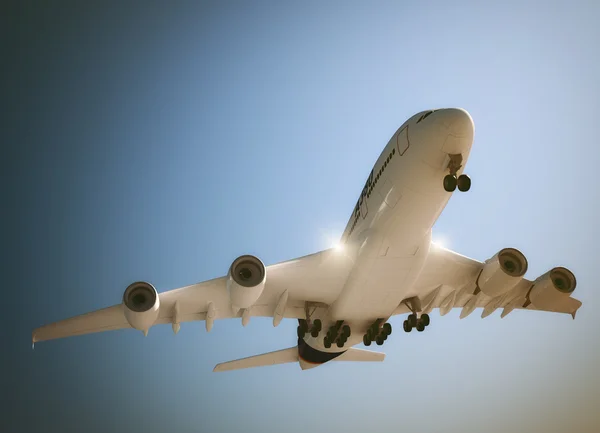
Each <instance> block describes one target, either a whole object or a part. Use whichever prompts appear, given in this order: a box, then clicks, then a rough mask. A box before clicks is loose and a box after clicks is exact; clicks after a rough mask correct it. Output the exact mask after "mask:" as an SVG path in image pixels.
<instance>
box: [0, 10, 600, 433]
mask: <svg viewBox="0 0 600 433" xmlns="http://www.w3.org/2000/svg"><path fill="white" fill-rule="evenodd" d="M17 3H20V6H15V5H12V6H9V5H8V3H7V2H3V6H2V13H0V16H1V18H0V19H1V20H2V25H1V26H0V28H1V31H2V35H3V36H2V40H3V41H4V42H7V44H5V48H6V49H7V51H6V52H5V53H6V54H5V55H4V56H3V62H2V63H3V66H2V67H3V70H4V72H5V73H7V74H8V75H7V78H6V79H4V80H2V101H3V102H4V103H5V104H6V106H5V108H4V110H3V113H4V114H3V119H2V123H3V126H2V128H1V134H2V137H1V141H2V144H3V152H2V153H3V158H2V162H3V164H2V178H3V181H2V191H3V202H4V206H3V212H2V213H3V219H4V221H5V222H4V224H3V229H2V230H3V236H2V239H3V242H2V244H3V250H4V251H3V257H4V259H3V266H2V275H3V280H4V281H3V293H4V294H5V298H4V302H5V304H4V308H3V314H2V321H3V325H2V327H1V328H0V329H1V331H0V332H2V340H3V350H2V351H1V352H0V353H1V359H2V365H3V368H2V371H1V373H0V377H1V380H2V383H1V387H0V397H1V399H2V401H1V402H0V403H1V405H0V408H1V409H0V410H1V412H2V414H1V416H0V430H2V431H3V432H4V431H6V432H11V433H12V432H34V431H35V432H41V431H44V432H65V431H78V432H90V433H91V432H105V431H119V432H130V433H134V432H145V433H152V432H167V431H168V432H177V433H186V432H210V433H217V432H227V433H229V432H247V433H254V432H261V433H268V432H286V433H288V432H290V433H300V432H302V433H306V432H307V431H311V432H325V431H331V430H334V431H345V432H350V433H354V432H364V431H373V430H374V429H376V430H377V431H379V432H397V431H419V432H441V431H444V432H482V431H485V432H503V433H504V432H511V431H519V432H537V431H544V432H565V431H577V432H592V431H594V432H597V431H598V429H600V411H598V408H599V407H600V374H599V367H598V366H599V365H600V336H599V334H600V332H599V331H600V314H599V311H598V309H599V308H600V305H599V302H600V291H599V290H600V287H599V283H598V280H597V274H596V272H597V269H598V268H597V264H598V241H599V240H600V230H599V228H598V221H599V220H600V208H599V205H598V203H599V202H600V192H599V187H598V175H597V173H598V167H599V163H600V150H599V149H600V143H599V141H598V132H599V128H598V125H599V121H598V114H599V111H600V103H599V101H600V84H599V81H598V77H599V76H600V61H599V56H598V46H599V43H600V27H598V20H599V18H600V3H599V2H597V1H594V0H590V1H589V2H577V1H562V2H523V1H505V2H501V3H502V4H501V5H496V6H493V7H492V6H485V5H483V4H482V2H476V1H473V2H466V1H463V2H459V1H456V2H446V1H437V2H436V1H420V2H414V1H402V2H400V1H398V2H377V3H370V2H364V1H362V2H354V3H350V2H340V3H337V4H329V5H323V4H321V3H322V2H301V3H298V4H295V3H293V2H287V3H286V4H282V2H271V3H268V2H239V3H234V2H203V3H200V2H179V3H177V5H176V6H174V5H171V6H167V2H164V3H163V4H162V5H160V4H158V3H150V2H137V3H135V2H126V3H127V5H126V6H122V5H121V6H119V7H107V6H105V5H102V6H100V3H104V2H97V5H96V6H91V4H89V3H88V2H72V4H71V5H70V6H67V3H65V2H38V4H37V5H36V6H31V4H33V3H32V2H27V4H29V5H30V6H25V5H24V4H25V2H17ZM42 3H43V4H42ZM49 3H54V5H53V6H50V5H49ZM59 3H61V4H62V6H58V4H59ZM250 3H252V4H250ZM327 3H332V2H327ZM496 3H500V2H496ZM449 106H460V107H464V108H466V109H467V110H469V112H470V113H471V115H472V116H473V119H474V121H475V128H476V133H475V143H474V147H473V151H472V154H471V158H470V160H469V163H468V165H467V169H466V171H467V172H468V173H469V174H470V175H471V177H472V179H473V187H472V189H471V191H470V192H469V193H468V194H456V195H455V196H454V197H453V198H452V199H451V200H450V203H449V205H448V207H447V208H446V210H445V211H444V213H443V214H442V216H441V218H440V220H439V221H438V223H437V224H436V226H435V227H434V238H435V239H437V240H443V241H445V243H446V245H447V246H449V247H450V248H452V249H454V250H456V251H459V252H461V253H463V254H465V255H468V256H471V257H474V258H477V259H480V260H484V259H487V258H489V257H491V256H492V255H493V254H494V253H496V252H497V251H498V250H499V249H500V248H503V247H508V246H510V247H516V248H519V249H521V251H523V252H524V253H525V254H526V255H527V257H528V259H529V271H528V273H527V276H528V277H529V278H536V277H537V276H539V275H540V274H542V273H544V272H546V271H547V270H549V269H550V268H551V267H553V266H558V265H564V266H567V267H569V268H570V269H572V270H573V271H574V272H575V274H576V276H577V279H578V289H577V290H576V292H575V297H577V298H579V299H581V300H582V301H583V303H584V305H583V307H582V308H581V310H580V311H579V313H578V315H577V319H576V320H575V321H572V320H571V318H570V317H569V316H568V315H555V314H548V313H525V312H514V313H512V314H511V315H510V316H508V317H507V318H505V319H502V320H501V319H500V317H499V312H496V313H495V314H494V315H493V316H491V317H489V318H487V319H485V320H482V319H481V318H480V313H481V312H480V310H479V312H477V311H476V312H475V313H474V314H472V315H471V316H469V317H468V318H466V319H464V320H459V319H458V314H459V312H458V311H454V312H452V313H450V314H448V315H447V316H445V317H443V318H441V317H439V314H438V313H437V312H434V313H433V314H432V322H431V326H430V327H429V328H428V329H427V331H426V332H424V333H422V334H421V333H416V332H413V333H411V334H405V333H403V332H400V329H401V324H402V320H403V317H397V318H394V319H393V320H392V324H393V326H395V327H396V330H397V332H396V333H394V334H393V335H392V336H391V337H390V339H389V340H388V341H387V343H386V345H385V346H383V350H384V351H385V352H386V353H387V354H388V356H387V359H386V361H385V362H384V363H383V364H371V365H368V364H330V365H326V366H324V367H321V368H317V369H314V370H311V371H307V372H302V371H301V370H300V368H299V367H298V366H297V365H294V364H288V365H284V366H277V367H272V368H262V369H253V370H243V371H238V372H232V373H227V374H214V373H212V368H213V367H214V365H215V364H216V363H218V362H222V361H227V360H231V359H236V358H241V357H245V356H249V355H254V354H258V353H262V352H267V351H271V350H277V349H281V348H285V347H289V346H293V345H295V342H296V335H295V328H296V322H294V321H287V322H285V323H282V325H281V326H279V327H278V328H273V327H272V324H271V320H270V319H256V318H255V319H252V320H251V322H250V325H249V326H248V327H247V328H242V326H241V323H240V321H239V320H233V321H219V322H217V323H216V324H215V327H214V329H213V332H211V333H210V334H207V333H206V332H205V330H204V323H203V322H200V323H191V324H184V325H183V326H182V330H181V332H180V333H179V334H178V335H177V336H173V334H172V331H171V327H170V326H162V327H157V328H153V329H151V330H150V334H149V336H148V337H147V338H144V337H143V336H142V334H141V333H140V332H134V331H131V330H126V331H118V332H112V333H104V334H96V335H90V336H85V337H75V338H70V339H64V340H57V341H51V342H45V343H39V344H37V345H36V347H35V350H34V351H32V350H31V343H30V341H31V331H32V330H33V329H34V328H35V327H37V326H40V325H43V324H46V323H50V322H53V321H56V320H60V319H64V318H67V317H70V316H73V315H77V314H80V313H84V312H87V311H91V310H95V309H98V308H101V307H105V306H109V305H113V304H116V303H118V302H120V300H121V296H122V293H123V290H124V289H125V287H126V286H127V285H128V284H129V283H130V282H132V281H135V280H140V279H142V280H147V281H150V282H152V283H153V284H154V285H155V286H156V287H157V289H158V290H159V291H164V290H168V289H171V288H176V287H180V286H184V285H188V284H191V283H194V282H198V281H202V280H206V279H209V278H213V277H217V276H221V275H223V274H224V273H226V271H227V268H228V266H229V264H230V263H231V261H232V260H233V259H234V258H235V257H237V256H238V255H240V254H244V253H251V254H256V255H258V256H259V257H261V258H262V259H263V260H264V261H265V262H266V263H267V264H271V263H275V262H278V261H282V260H287V259H290V258H293V257H297V256H301V255H304V254H308V253H311V252H314V251H317V250H320V249H323V248H326V247H328V246H329V244H330V242H331V241H330V238H332V237H333V238H338V237H339V236H340V235H341V233H342V231H343V228H344V226H345V224H346V222H347V220H348V218H349V216H350V213H351V211H352V209H353V206H354V204H355V201H356V199H357V198H358V194H359V192H360V190H361V188H362V186H363V184H364V181H365V179H366V176H367V175H368V173H369V171H370V169H371V166H372V164H373V163H374V162H375V160H376V158H377V157H378V155H379V153H380V151H381V149H382V148H383V146H384V145H385V143H386V142H387V141H388V139H389V138H390V136H391V135H392V134H393V133H394V131H395V130H396V129H397V128H398V127H399V126H400V125H401V124H402V123H403V122H404V121H405V120H406V119H407V118H408V117H410V116H411V115H412V114H414V113H416V112H418V111H420V110H425V109H429V108H436V107H449ZM6 296H8V298H6ZM7 300H8V302H7ZM5 362H6V363H5ZM571 429H572V430H571Z"/></svg>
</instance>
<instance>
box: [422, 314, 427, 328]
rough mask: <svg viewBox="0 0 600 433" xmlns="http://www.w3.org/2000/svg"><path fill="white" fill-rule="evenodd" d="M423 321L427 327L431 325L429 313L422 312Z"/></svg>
mask: <svg viewBox="0 0 600 433" xmlns="http://www.w3.org/2000/svg"><path fill="white" fill-rule="evenodd" d="M421 322H423V325H425V326H426V327H427V326H429V314H427V313H425V314H421Z"/></svg>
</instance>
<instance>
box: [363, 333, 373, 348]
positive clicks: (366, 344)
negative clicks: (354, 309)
mask: <svg viewBox="0 0 600 433" xmlns="http://www.w3.org/2000/svg"><path fill="white" fill-rule="evenodd" d="M363 344H364V345H365V346H370V345H371V340H370V339H368V338H367V334H365V335H363Z"/></svg>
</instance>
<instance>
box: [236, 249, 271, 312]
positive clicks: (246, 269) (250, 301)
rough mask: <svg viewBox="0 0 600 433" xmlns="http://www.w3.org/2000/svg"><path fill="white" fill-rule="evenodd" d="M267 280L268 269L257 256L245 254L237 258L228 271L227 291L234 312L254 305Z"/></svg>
mask: <svg viewBox="0 0 600 433" xmlns="http://www.w3.org/2000/svg"><path fill="white" fill-rule="evenodd" d="M266 281H267V270H266V268H265V265H264V264H263V262H261V261H260V260H259V259H258V258H257V257H254V256H251V255H245V256H240V257H238V258H237V259H235V260H234V261H233V263H232V264H231V266H230V267H229V272H228V273H227V291H228V293H229V299H230V300H231V307H232V309H233V310H234V312H235V313H237V311H239V310H240V309H241V308H249V307H251V306H252V305H254V303H255V302H256V301H257V300H258V298H259V297H260V295H261V294H262V291H263V289H264V288H265V282H266Z"/></svg>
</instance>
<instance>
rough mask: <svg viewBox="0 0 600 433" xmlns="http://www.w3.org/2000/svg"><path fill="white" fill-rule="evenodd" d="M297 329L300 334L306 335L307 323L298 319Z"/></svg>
mask: <svg viewBox="0 0 600 433" xmlns="http://www.w3.org/2000/svg"><path fill="white" fill-rule="evenodd" d="M298 328H300V329H302V332H304V333H307V332H308V322H307V321H306V320H304V319H299V320H298Z"/></svg>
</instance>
